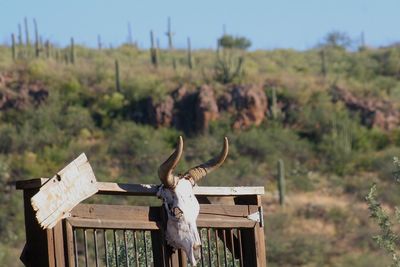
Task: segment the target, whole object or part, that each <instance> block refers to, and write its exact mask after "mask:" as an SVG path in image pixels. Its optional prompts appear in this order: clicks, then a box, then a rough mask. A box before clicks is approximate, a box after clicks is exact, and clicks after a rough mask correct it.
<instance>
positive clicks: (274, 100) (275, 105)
mask: <svg viewBox="0 0 400 267" xmlns="http://www.w3.org/2000/svg"><path fill="white" fill-rule="evenodd" d="M271 90H272V96H271V97H272V99H271V115H272V119H274V120H276V119H277V118H278V113H279V110H278V103H277V102H278V101H277V98H276V89H275V87H272V89H271Z"/></svg>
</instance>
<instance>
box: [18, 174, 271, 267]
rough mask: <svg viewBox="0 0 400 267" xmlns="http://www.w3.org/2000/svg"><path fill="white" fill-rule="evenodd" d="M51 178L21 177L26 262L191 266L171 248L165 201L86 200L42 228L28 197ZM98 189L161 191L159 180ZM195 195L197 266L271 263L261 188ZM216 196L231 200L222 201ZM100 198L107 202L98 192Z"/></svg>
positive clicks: (128, 192)
mask: <svg viewBox="0 0 400 267" xmlns="http://www.w3.org/2000/svg"><path fill="white" fill-rule="evenodd" d="M46 181H47V179H45V178H41V179H33V180H28V181H19V182H17V189H20V190H23V197H24V212H25V230H26V245H25V248H24V250H23V252H22V254H21V260H22V262H23V263H24V264H25V265H26V266H40V267H46V266H71V267H75V266H96V267H97V266H107V267H108V266H156V267H158V266H165V267H178V266H188V263H187V259H186V255H185V253H184V252H182V251H181V250H178V251H172V249H171V248H170V247H169V246H167V245H166V242H165V240H164V229H165V227H164V225H165V217H166V216H165V214H164V209H163V208H162V207H161V205H160V206H156V207H150V206H127V205H106V204H83V203H81V204H79V205H77V206H76V207H75V208H74V209H73V210H72V211H71V214H69V216H68V217H67V218H65V219H63V220H62V221H61V222H59V223H58V224H57V225H56V226H55V227H54V228H53V229H51V230H49V229H48V230H43V229H41V228H40V226H39V224H38V223H37V221H36V218H35V214H34V211H33V209H32V206H31V197H32V196H33V195H35V194H36V192H38V190H39V188H40V187H41V186H42V185H43V184H44V183H45V182H46ZM98 187H99V192H98V193H97V194H96V195H121V196H123V197H128V196H133V197H134V196H149V197H154V196H155V195H156V192H157V186H156V185H137V184H117V183H101V182H99V183H98ZM194 192H195V195H196V197H197V198H198V200H199V203H200V215H199V217H198V220H197V225H198V228H199V233H200V237H201V240H202V246H201V253H200V254H201V255H200V262H199V263H198V266H246V267H247V266H251V267H254V266H266V254H265V242H264V230H263V212H262V206H261V195H262V194H263V193H264V188H263V187H197V186H196V187H194ZM216 197H218V199H228V201H231V203H230V204H217V203H216V201H214V200H215V199H216ZM96 199H100V201H101V203H104V199H102V197H101V196H100V197H96ZM89 201H90V199H89ZM226 202H227V201H224V203H226Z"/></svg>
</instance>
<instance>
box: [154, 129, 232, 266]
mask: <svg viewBox="0 0 400 267" xmlns="http://www.w3.org/2000/svg"><path fill="white" fill-rule="evenodd" d="M182 151H183V140H182V137H181V136H180V137H179V140H178V144H177V147H176V149H175V151H174V152H173V153H172V154H171V156H170V157H169V158H168V159H167V160H166V161H165V162H164V163H163V164H161V166H160V167H159V169H158V176H159V178H160V180H161V182H162V185H161V186H160V189H159V191H158V196H159V197H161V198H162V199H163V203H164V207H165V210H166V212H167V214H168V218H167V219H168V220H167V229H166V236H165V239H166V240H167V243H168V244H169V245H170V246H172V247H173V248H175V249H183V250H184V251H185V252H186V255H187V257H188V259H189V261H190V263H191V264H192V265H193V266H196V260H197V259H198V258H199V252H200V246H201V240H200V236H199V233H198V231H197V224H196V219H197V216H198V215H199V211H200V206H199V202H198V201H197V199H196V197H195V195H194V193H193V186H195V185H196V183H197V182H198V181H199V180H200V179H201V178H203V177H204V176H206V175H207V174H208V173H210V172H211V171H213V170H215V169H217V168H218V167H219V166H221V164H222V163H223V162H224V161H225V159H226V156H227V155H228V139H227V138H226V137H225V139H224V147H223V149H222V151H221V153H220V155H219V156H217V157H215V158H213V159H211V160H209V161H207V162H206V163H203V164H201V165H199V166H196V167H194V168H192V169H190V170H189V171H187V172H186V173H185V174H183V175H179V176H177V175H174V174H173V171H174V169H175V167H176V165H177V164H178V162H179V160H180V158H181V156H182Z"/></svg>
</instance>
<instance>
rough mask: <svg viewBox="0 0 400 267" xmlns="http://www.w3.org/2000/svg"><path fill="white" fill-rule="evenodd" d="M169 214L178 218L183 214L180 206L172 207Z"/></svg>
mask: <svg viewBox="0 0 400 267" xmlns="http://www.w3.org/2000/svg"><path fill="white" fill-rule="evenodd" d="M171 214H172V216H174V217H175V218H177V219H180V218H181V217H182V215H183V211H182V210H181V209H180V208H178V207H173V208H172V209H171Z"/></svg>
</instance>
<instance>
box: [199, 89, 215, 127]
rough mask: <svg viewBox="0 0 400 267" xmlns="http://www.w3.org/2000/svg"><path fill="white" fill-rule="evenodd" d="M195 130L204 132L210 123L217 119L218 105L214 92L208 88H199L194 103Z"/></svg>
mask: <svg viewBox="0 0 400 267" xmlns="http://www.w3.org/2000/svg"><path fill="white" fill-rule="evenodd" d="M195 107H196V110H195V114H196V130H197V131H201V132H203V131H206V130H208V126H209V124H210V122H211V121H215V120H216V119H218V116H219V112H218V105H217V100H216V98H215V95H214V90H213V89H212V88H211V87H210V86H208V85H203V86H201V87H200V89H199V92H198V95H197V101H196V105H195Z"/></svg>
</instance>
